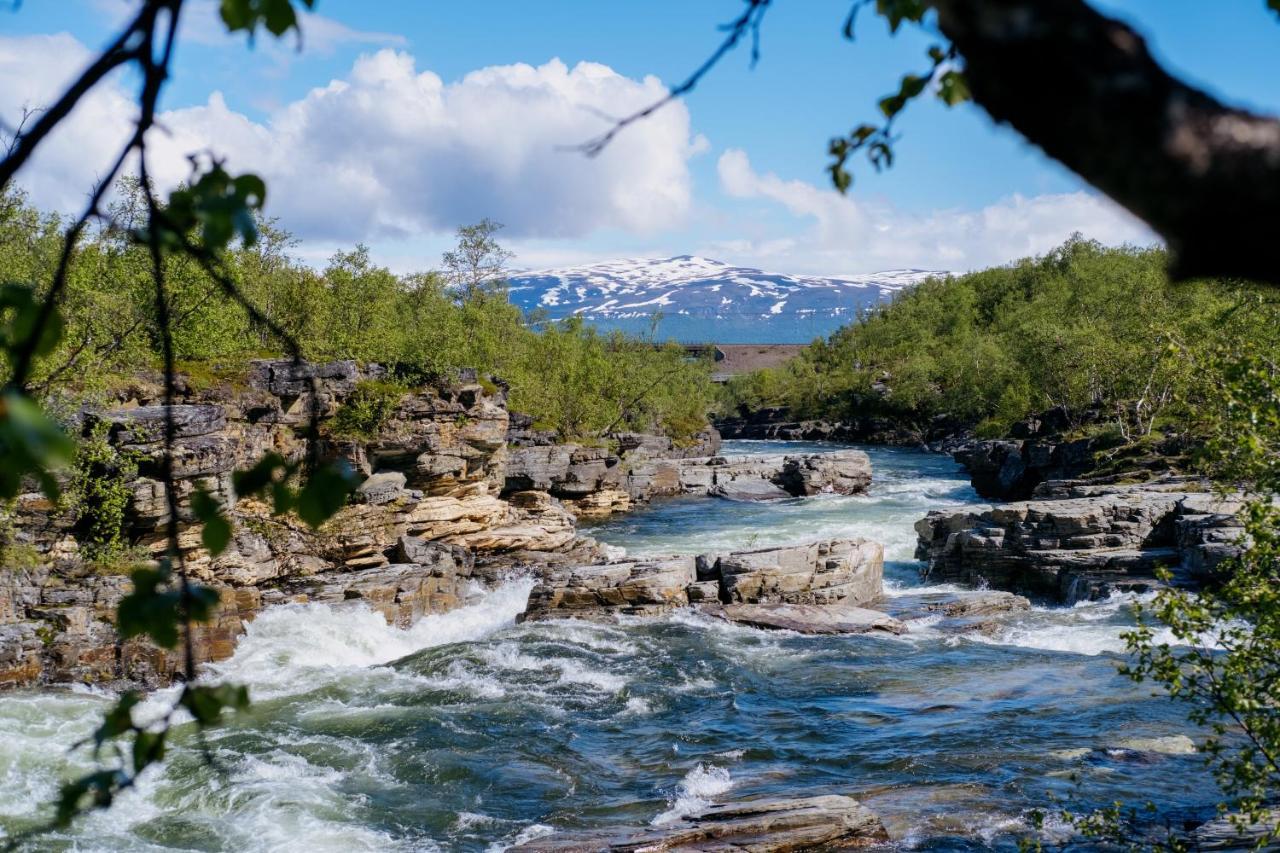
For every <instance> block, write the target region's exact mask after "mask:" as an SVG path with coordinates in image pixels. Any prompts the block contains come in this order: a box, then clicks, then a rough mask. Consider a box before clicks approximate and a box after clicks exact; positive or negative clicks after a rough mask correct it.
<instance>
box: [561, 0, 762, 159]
mask: <svg viewBox="0 0 1280 853" xmlns="http://www.w3.org/2000/svg"><path fill="white" fill-rule="evenodd" d="M744 2H746V4H747V8H746V10H744V11H743V13H742V14H741V15H739V16H738V17H737V18H735V19H733V20H732V21H730V22H729V23H727V24H725V25H723V26H722V27H721V28H720V29H721V30H724V31H725V32H726V33H727V35H726V36H725V37H724V41H722V42H720V46H719V47H717V48H716V49H715V51H714V52H713V53H712V54H711V56H709V57H707V59H706V60H705V61H704V62H703V63H702V65H700V66H698V68H697V70H696V71H694V72H693V73H692V74H690V75H689V76H688V77H687V78H685V80H684V82H683V83H680V84H679V85H677V86H673V87H671V89H670V90H669V91H668V92H667V94H666V95H665V96H664V97H662V98H660V99H659V100H657V101H654V102H653V103H652V104H650V105H649V106H647V107H645V108H644V109H642V110H639V111H637V112H634V113H632V114H631V115H628V116H626V117H624V118H620V119H618V120H617V121H616V122H615V123H614V125H613V127H611V128H609V130H607V131H605V132H604V133H603V134H601V135H600V136H597V137H596V138H595V139H592V140H589V141H587V142H584V143H583V144H581V145H573V146H569V147H570V149H571V150H575V151H581V152H583V153H584V154H586V155H587V156H588V157H595V156H596V155H598V154H599V153H600V152H602V151H604V149H605V148H607V147H608V146H609V143H610V142H612V141H613V139H614V137H616V136H617V135H618V134H619V133H621V132H622V130H623V129H624V128H626V127H627V126H629V125H632V124H635V123H636V122H638V121H640V120H642V119H646V118H648V117H649V116H651V115H653V114H654V113H656V112H657V111H658V110H660V109H662V108H663V107H665V106H666V105H667V104H669V103H671V102H672V101H674V100H676V99H677V98H680V97H683V96H684V95H687V94H689V93H690V92H692V91H693V90H694V89H695V88H696V87H697V85H698V83H699V82H701V81H702V78H703V77H705V76H706V75H707V74H708V72H710V71H711V69H712V68H715V67H716V65H717V64H718V63H719V62H720V60H721V59H723V58H724V57H725V55H726V54H728V53H729V52H730V51H731V50H733V49H734V48H735V47H737V46H738V42H740V41H742V38H743V36H745V35H747V34H750V35H751V64H752V65H753V66H754V65H755V63H756V62H757V61H758V60H759V58H760V22H761V21H762V20H764V14H765V12H767V11H768V9H769V4H770V3H771V2H772V0H744Z"/></svg>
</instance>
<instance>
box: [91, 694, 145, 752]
mask: <svg viewBox="0 0 1280 853" xmlns="http://www.w3.org/2000/svg"><path fill="white" fill-rule="evenodd" d="M140 701H142V697H141V695H140V694H138V693H137V692H135V691H133V690H129V691H127V692H125V693H124V694H122V695H121V696H120V698H119V699H118V700H116V703H115V704H114V705H112V706H111V708H110V709H109V710H108V711H107V712H106V713H105V714H103V715H102V724H101V725H100V726H98V728H97V729H96V730H95V731H94V733H93V742H94V744H96V745H97V746H102V745H103V744H104V743H106V742H107V741H109V740H111V739H112V738H114V737H119V736H120V735H122V734H124V733H125V732H128V731H132V730H133V708H134V706H135V705H137V704H138V703H139V702H140Z"/></svg>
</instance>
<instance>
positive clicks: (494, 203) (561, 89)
mask: <svg viewBox="0 0 1280 853" xmlns="http://www.w3.org/2000/svg"><path fill="white" fill-rule="evenodd" d="M88 57H89V52H88V51H87V49H86V48H84V46H83V45H81V44H79V42H77V41H76V40H75V39H73V38H71V37H70V36H66V35H57V36H37V37H22V38H4V37H0V73H3V75H4V79H6V80H9V81H12V82H14V83H15V84H20V85H14V86H9V87H5V90H4V91H2V92H0V117H3V119H4V120H5V121H6V122H8V123H9V124H10V125H12V123H13V122H14V121H15V120H16V117H17V115H18V114H19V113H20V109H21V107H22V106H23V105H24V104H28V105H33V106H38V105H42V104H48V103H51V102H52V99H53V97H55V96H56V93H57V92H58V91H59V88H60V86H62V85H65V83H66V82H67V81H68V80H69V79H71V77H72V76H73V74H74V73H75V71H76V70H77V69H78V68H80V67H83V65H84V63H85V62H87V61H88ZM665 91H666V90H665V87H664V86H663V85H662V83H661V81H659V80H658V79H657V78H655V77H646V78H645V79H643V80H634V79H631V78H628V77H625V76H623V75H620V74H618V73H617V72H615V71H613V70H612V69H611V68H609V67H608V66H605V65H600V64H596V63H590V62H582V63H579V64H577V65H575V66H573V67H572V68H570V67H568V66H566V65H565V64H564V63H563V62H561V61H559V60H557V59H553V60H551V61H549V62H547V63H545V64H543V65H539V66H533V65H526V64H513V65H503V66H493V67H488V68H482V69H480V70H477V71H474V72H472V73H470V74H467V75H466V76H465V77H463V78H462V79H460V80H457V81H454V82H445V81H444V80H442V79H441V78H440V77H439V76H438V75H436V74H434V73H432V72H430V71H420V70H418V69H417V68H416V67H415V63H414V59H413V57H412V56H410V55H409V54H407V53H405V52H403V51H398V50H392V49H383V50H380V51H378V52H376V53H373V54H370V55H366V56H362V57H361V58H360V59H359V60H357V61H356V63H355V65H354V66H353V67H352V69H351V71H350V72H349V73H348V74H347V75H346V76H344V77H343V78H341V79H335V80H332V81H330V82H329V83H328V84H327V85H324V86H320V87H317V88H314V89H312V90H311V91H310V92H309V93H307V94H306V95H305V96H303V97H302V98H300V99H298V100H296V101H293V102H291V103H288V104H285V105H283V106H281V107H279V108H277V109H273V110H271V111H270V113H269V114H268V115H267V117H266V118H265V119H264V120H254V119H251V118H250V117H248V116H246V115H244V114H242V113H240V112H237V111H236V110H234V109H232V108H231V107H229V106H228V104H227V103H226V100H225V98H224V97H223V96H222V95H221V94H219V93H214V94H213V95H212V96H210V98H209V99H208V101H207V102H206V103H204V104H202V105H199V106H191V107H184V108H181V109H174V110H170V111H167V112H165V113H163V114H162V115H161V116H160V123H161V125H162V126H163V128H164V132H163V133H161V132H156V133H154V134H152V136H151V143H152V148H153V150H154V152H155V155H154V158H153V164H154V165H153V171H154V172H155V174H156V175H157V177H158V178H159V179H160V180H161V181H162V182H164V183H167V184H172V183H175V182H177V181H178V180H181V179H182V178H183V177H184V176H185V174H186V171H187V169H188V166H187V162H186V156H187V155H188V154H191V153H194V152H201V151H211V152H213V153H214V154H216V155H218V156H221V157H225V158H227V163H228V168H229V169H230V170H231V171H233V172H241V171H255V172H258V173H259V174H261V175H262V176H263V177H264V178H266V179H267V182H268V186H269V198H268V212H269V213H270V214H271V215H273V216H278V217H280V218H281V219H282V221H283V222H284V223H285V224H286V226H287V227H289V228H290V229H291V230H293V231H295V232H296V233H298V234H299V236H301V237H303V238H304V239H320V240H339V241H352V240H370V239H379V238H397V237H399V238H403V237H410V236H414V235H419V234H424V233H436V232H447V231H451V230H452V229H453V228H454V227H456V226H457V225H459V224H461V223H465V222H472V221H476V220H478V219H479V218H481V217H484V216H488V217H490V218H492V219H496V220H498V221H500V222H503V223H504V224H505V225H506V226H507V231H506V233H507V234H508V235H509V236H510V237H513V238H519V237H536V238H572V237H581V236H584V235H586V234H588V233H590V232H593V231H596V230H598V229H609V228H613V229H620V230H622V231H626V232H632V233H647V232H652V231H655V230H658V229H662V228H668V227H671V226H673V225H675V224H678V223H679V222H680V221H681V220H683V219H684V217H685V216H686V214H687V213H688V210H689V206H690V194H691V190H690V177H689V170H688V161H689V159H690V158H691V157H693V156H695V155H696V154H697V153H698V152H699V151H700V150H702V149H703V148H705V145H706V143H705V141H704V140H702V139H700V138H699V137H697V136H695V135H694V134H692V133H691V130H690V125H689V113H688V111H687V109H686V108H685V107H684V105H683V104H673V105H671V106H670V107H668V108H667V109H664V110H662V111H660V112H659V113H658V114H657V115H655V116H654V117H653V118H652V119H650V120H648V121H645V122H640V123H638V124H637V125H636V126H635V127H633V128H630V129H629V130H628V132H626V133H623V134H621V135H619V137H618V138H617V139H616V140H615V141H614V143H613V144H611V145H610V146H608V147H607V148H606V149H605V151H604V152H603V153H602V154H601V155H599V156H598V157H595V158H588V157H586V156H585V155H584V154H582V153H580V152H578V151H574V150H566V146H573V145H574V144H576V143H580V142H583V141H585V140H587V139H589V138H592V137H594V136H595V135H597V134H598V133H600V132H601V131H602V130H603V129H605V128H607V127H608V126H609V120H608V118H607V117H606V116H608V115H620V114H626V113H628V112H630V111H632V110H634V109H636V108H638V107H640V106H643V105H646V104H648V103H650V102H651V101H653V100H654V99H655V98H658V97H660V96H661V95H662V94H664V93H665ZM134 114H135V110H134V108H133V107H131V105H130V102H129V94H128V92H127V91H126V90H124V89H122V88H120V86H119V85H116V84H112V85H109V86H107V87H106V88H105V89H104V90H102V91H101V92H100V93H98V94H95V95H94V96H93V97H91V98H89V99H87V100H86V102H85V103H84V105H83V106H82V107H81V108H80V110H78V114H77V115H76V116H75V118H74V119H73V122H72V124H71V125H70V126H69V127H68V128H67V129H66V130H65V131H62V132H59V133H58V134H57V137H56V138H55V139H54V140H52V141H51V143H50V146H49V147H50V148H51V149H52V150H51V151H50V152H49V153H48V154H46V155H44V156H43V157H41V158H40V159H39V160H38V161H37V162H35V163H33V164H32V166H31V167H30V168H29V169H26V170H24V172H23V173H22V174H21V175H20V177H19V181H20V183H22V184H23V185H24V186H26V187H27V188H29V189H30V190H32V193H33V196H34V197H35V200H36V201H37V203H39V204H41V205H46V206H51V207H54V208H57V209H71V208H72V207H74V206H75V203H76V202H77V201H78V200H79V199H81V198H83V195H84V192H85V191H86V189H87V188H88V186H89V185H90V184H91V183H92V181H93V178H94V176H95V175H96V174H99V173H100V172H101V170H102V169H103V167H104V166H105V164H106V162H107V161H108V152H109V151H110V150H111V149H112V148H113V147H115V146H117V145H118V144H119V143H120V142H121V140H123V139H124V138H125V134H127V132H128V130H129V122H130V121H131V118H132V116H133V115H134Z"/></svg>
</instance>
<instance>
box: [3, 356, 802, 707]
mask: <svg viewBox="0 0 1280 853" xmlns="http://www.w3.org/2000/svg"><path fill="white" fill-rule="evenodd" d="M383 378H385V377H384V375H383V371H381V369H380V368H378V367H377V366H368V367H360V366H358V365H357V364H356V363H355V362H351V361H341V362H332V363H327V364H304V365H295V364H293V363H291V362H289V361H278V360H277V361H259V362H255V363H254V364H253V365H252V368H251V370H250V371H249V372H248V374H247V375H245V376H239V377H236V378H235V379H234V380H227V381H222V382H215V383H213V384H212V387H203V388H194V387H189V386H187V385H185V384H184V385H182V386H181V387H180V391H181V402H180V403H179V404H177V405H175V406H174V407H173V410H172V414H173V419H174V422H175V426H176V442H175V447H174V470H173V473H174V481H175V488H176V490H177V493H178V494H177V498H178V507H179V515H180V519H179V520H180V525H181V526H180V531H181V533H180V540H179V545H180V548H181V549H182V551H183V553H184V557H185V558H186V562H187V566H188V571H189V573H190V574H191V576H192V577H194V578H196V579H198V580H199V581H201V582H202V583H205V584H207V585H209V586H211V587H213V588H215V589H217V590H218V592H219V594H220V597H221V603H220V604H219V606H218V608H217V611H216V613H215V615H214V618H213V619H212V620H211V621H210V622H208V623H206V624H203V625H200V626H198V627H197V628H196V631H195V636H194V641H195V651H196V659H197V661H201V662H203V661H208V660H217V659H220V658H223V657H226V656H227V655H229V654H230V653H231V651H232V649H233V648H234V644H235V640H236V638H237V637H238V636H239V634H240V633H241V632H242V631H243V624H244V622H245V621H246V620H249V619H252V618H253V616H254V615H255V614H256V613H257V612H258V611H259V610H261V609H262V608H263V607H265V606H269V605H272V604H280V603H287V602H308V601H310V602H340V601H351V600H359V601H362V602H364V603H367V604H368V605H370V606H372V607H374V608H375V609H377V610H379V611H380V612H382V613H383V614H384V615H385V616H386V617H387V619H388V620H389V621H392V622H395V623H398V624H408V623H410V622H412V621H413V620H415V619H417V618H419V617H420V616H422V615H423V614H426V613H436V612H443V611H446V610H449V609H452V608H454V607H457V606H458V605H459V604H461V603H462V602H463V601H464V600H465V599H466V597H467V595H468V592H469V591H470V590H471V589H472V585H473V581H476V580H492V579H493V578H494V576H495V575H496V574H497V573H500V572H503V571H505V570H507V569H510V568H511V567H520V566H524V567H528V566H543V565H548V564H554V563H556V562H577V563H584V562H585V563H590V562H598V561H600V560H601V559H603V554H602V552H601V549H600V548H599V547H598V546H597V545H596V544H595V543H594V542H593V541H592V540H590V539H586V538H582V537H579V536H578V535H577V527H576V522H577V516H579V515H588V516H589V515H601V514H606V513H608V512H612V511H617V510H621V509H626V508H627V507H629V506H630V505H631V504H632V503H633V502H636V501H643V500H647V499H648V498H649V497H651V496H653V495H655V494H674V493H679V492H681V491H682V487H681V485H680V475H679V474H678V473H677V472H678V469H679V466H680V465H682V464H685V462H686V457H689V456H693V455H698V454H701V455H702V456H703V457H704V458H703V459H702V460H701V462H700V463H699V462H695V461H693V460H688V464H689V465H690V466H691V467H696V466H697V465H699V464H701V465H702V466H703V467H706V466H707V465H708V464H709V463H708V461H707V459H706V458H705V457H709V456H712V455H713V454H714V453H715V452H716V451H717V450H718V448H719V437H718V435H716V434H715V432H714V431H710V432H708V433H707V434H706V435H704V436H702V437H701V438H700V440H699V441H698V442H696V443H694V444H693V445H692V446H689V447H677V446H675V445H674V444H673V443H672V442H671V441H670V440H669V439H666V438H664V437H661V436H645V435H637V434H629V433H628V434H622V435H618V436H613V437H610V440H611V447H612V449H606V448H587V447H581V446H575V445H547V444H541V445H540V444H536V443H534V444H530V442H529V438H530V435H531V433H529V431H528V430H525V429H522V426H523V425H522V424H521V423H520V419H519V418H516V422H515V424H514V425H513V422H512V416H511V414H510V413H509V412H508V410H507V406H506V398H505V393H504V390H503V388H502V386H501V385H500V384H496V385H495V384H494V383H492V382H489V381H481V380H480V379H479V378H478V377H476V376H475V375H474V374H471V375H467V374H466V373H464V374H463V375H462V377H461V379H460V380H459V381H455V382H442V383H439V384H435V385H431V386H429V387H424V388H419V389H415V390H411V391H406V392H405V393H404V394H403V395H401V396H400V397H399V400H398V402H396V403H395V405H394V406H393V408H392V410H391V412H390V414H389V416H388V417H386V418H385V419H384V420H382V421H381V422H380V423H377V424H375V425H371V426H370V428H369V430H368V433H367V434H365V433H359V434H357V435H351V434H343V433H342V432H341V431H339V430H338V429H336V424H337V423H338V422H339V421H340V420H341V419H340V418H339V417H338V415H339V413H340V411H341V410H342V408H343V407H344V405H347V404H348V403H349V401H351V400H352V399H353V395H355V394H356V392H357V391H358V389H360V388H361V387H362V383H366V382H368V381H370V380H378V379H383ZM160 397H161V394H160V389H159V387H158V385H156V384H155V383H149V382H147V381H144V380H138V381H137V382H135V383H134V384H133V386H131V387H129V388H127V389H124V390H123V391H122V392H121V393H120V394H119V396H118V398H117V399H116V400H115V404H114V405H110V406H98V407H96V408H95V409H93V410H92V411H87V412H85V413H84V414H82V415H81V416H80V422H81V423H82V425H83V428H84V430H85V432H86V434H88V433H94V434H96V435H102V436H105V441H106V442H107V443H108V444H109V445H110V447H111V448H113V449H114V451H115V452H116V453H118V454H123V455H124V456H126V457H127V458H129V459H131V460H133V461H134V462H136V468H137V476H136V477H133V478H132V479H130V480H129V481H128V482H127V483H125V484H124V487H125V488H126V489H127V491H128V508H127V511H126V513H125V525H124V530H122V531H121V532H122V533H123V538H124V539H125V540H126V541H127V542H128V543H130V545H131V546H132V550H131V551H130V553H129V554H128V558H127V559H125V560H117V561H115V562H114V563H113V564H111V565H103V564H102V562H101V561H95V560H94V559H92V555H91V554H89V553H87V552H86V550H85V549H84V548H83V547H82V541H83V538H84V537H83V535H82V531H81V530H80V527H81V526H82V522H81V520H80V518H79V517H78V515H77V511H76V510H75V508H69V507H64V506H57V505H54V504H52V503H50V502H49V501H48V500H46V499H45V498H44V497H43V496H41V495H40V494H38V493H34V492H33V493H31V494H26V495H23V496H21V497H20V498H19V499H18V500H17V501H16V502H15V503H14V504H13V506H11V507H9V508H8V509H7V510H6V511H5V512H4V518H3V521H4V525H5V532H6V545H7V546H8V547H5V548H4V549H3V551H2V552H0V563H3V564H4V565H3V566H0V686H12V685H22V684H29V683H33V682H40V681H44V682H66V681H77V682H112V681H129V682H135V683H142V684H148V685H154V684H161V683H164V682H166V681H168V680H169V679H170V678H172V677H173V676H174V675H175V674H176V673H178V672H179V671H180V670H181V661H180V659H179V656H178V655H177V654H175V653H172V652H168V651H165V650H163V649H159V648H156V647H155V646H153V645H151V644H150V643H148V642H146V641H142V640H130V641H121V640H120V639H119V637H118V636H117V634H116V632H115V630H114V626H113V624H112V621H113V619H114V614H115V610H116V606H117V604H118V603H119V601H120V599H121V598H122V597H123V596H124V595H126V594H127V593H128V592H129V590H130V587H131V582H130V580H129V578H128V573H129V571H130V570H131V568H132V567H133V566H135V565H137V564H139V563H146V562H147V561H150V560H154V559H156V558H158V557H159V556H161V555H162V554H163V552H164V548H165V544H164V526H165V523H166V522H167V520H168V499H167V495H166V494H165V487H164V485H163V483H162V481H161V477H160V474H159V471H160V461H161V454H162V439H163V434H164V429H165V427H164V422H165V414H166V411H165V407H164V406H163V405H160V404H159V399H160ZM313 411H315V412H317V413H318V416H319V421H320V430H319V435H318V436H316V437H314V438H312V437H310V432H311V431H310V420H311V415H312V412H313ZM537 438H538V437H536V436H535V439H537ZM540 440H545V437H543V438H542V439H540ZM310 441H315V442H316V444H315V445H314V446H311V445H309V442H310ZM513 444H514V445H515V446H513ZM522 445H524V446H522ZM268 451H273V452H276V453H279V454H280V455H281V456H283V457H284V458H285V459H287V460H291V461H292V460H299V459H301V458H303V456H304V455H305V454H307V453H308V452H309V451H313V452H314V453H315V454H316V455H318V456H319V457H320V458H321V459H329V460H332V459H342V460H345V461H346V462H347V463H349V464H350V465H351V466H352V467H353V468H354V469H355V470H356V471H357V472H358V473H359V474H360V475H361V476H362V477H363V478H364V481H363V483H362V485H361V486H360V487H359V489H358V490H357V492H356V494H355V495H354V496H353V498H352V500H351V502H350V503H349V505H348V506H346V507H345V508H343V509H342V510H341V511H340V512H339V513H338V514H337V515H336V516H335V517H334V518H332V519H331V520H330V521H329V522H327V523H326V524H325V525H324V526H323V527H321V528H320V529H319V530H316V531H313V530H311V529H310V528H308V527H307V526H305V525H303V524H301V523H300V522H299V521H297V520H296V519H294V518H292V517H291V516H275V515H273V514H272V513H271V510H270V507H269V506H267V505H266V504H263V503H261V502H259V501H257V500H253V499H245V500H238V499H237V497H236V496H235V495H234V493H233V488H232V476H231V475H232V472H233V471H235V470H236V469H238V468H244V467H247V466H248V465H249V464H251V463H252V462H254V461H255V460H257V459H258V458H259V457H261V455H262V454H263V453H265V452H268ZM780 465H781V463H779V466H780ZM623 472H625V476H622V477H619V476H618V475H620V474H622V473H623ZM772 473H773V474H774V475H780V473H781V471H780V467H779V470H777V471H774V472H772ZM615 484H621V486H622V490H618V491H615V489H614V486H615ZM197 489H204V490H206V491H208V492H210V493H211V494H213V495H215V496H217V497H218V498H219V499H221V500H222V502H223V503H224V505H225V506H227V507H228V509H229V515H230V517H231V520H232V522H233V526H234V534H233V537H232V541H231V544H230V547H228V548H227V550H226V551H225V552H224V553H222V554H220V555H219V556H218V557H217V558H216V559H211V558H210V557H209V556H208V554H207V552H205V551H204V550H203V549H201V547H200V541H199V529H198V527H197V526H196V525H195V524H193V523H192V520H193V515H192V512H191V507H190V501H191V496H192V495H193V494H194V493H195V491H196V490H197Z"/></svg>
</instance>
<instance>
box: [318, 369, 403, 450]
mask: <svg viewBox="0 0 1280 853" xmlns="http://www.w3.org/2000/svg"><path fill="white" fill-rule="evenodd" d="M407 390H408V389H407V388H405V386H404V385H401V384H400V383H398V382H388V381H386V380H384V379H367V380H365V381H363V382H360V383H358V384H357V385H356V387H355V390H354V391H352V392H351V395H350V396H349V397H347V399H346V400H344V401H343V403H342V405H341V406H340V407H339V408H338V411H337V413H336V414H335V415H334V416H333V422H332V425H331V430H332V432H333V434H334V435H335V436H338V437H339V438H358V439H371V438H374V437H376V436H377V435H378V434H379V433H380V432H382V428H383V427H385V426H386V425H387V423H388V421H390V420H391V416H392V415H394V414H395V411H396V407H397V406H398V405H399V404H400V401H401V400H402V399H403V398H404V395H405V393H406V392H407Z"/></svg>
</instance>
